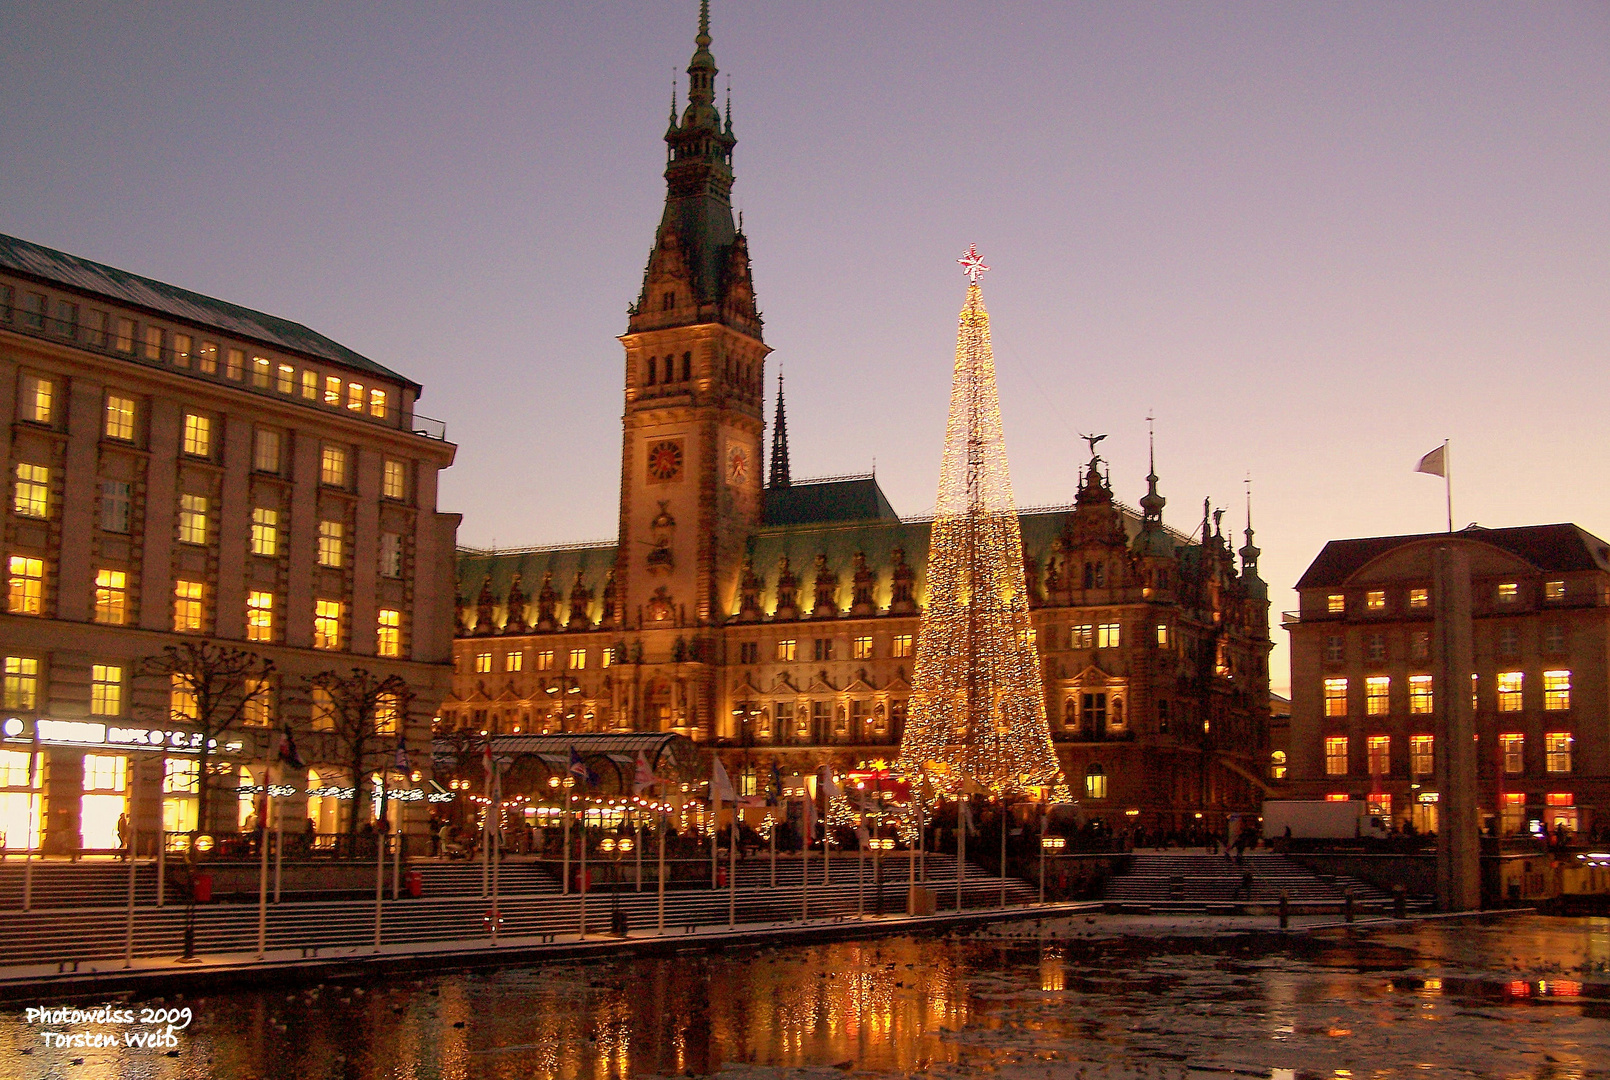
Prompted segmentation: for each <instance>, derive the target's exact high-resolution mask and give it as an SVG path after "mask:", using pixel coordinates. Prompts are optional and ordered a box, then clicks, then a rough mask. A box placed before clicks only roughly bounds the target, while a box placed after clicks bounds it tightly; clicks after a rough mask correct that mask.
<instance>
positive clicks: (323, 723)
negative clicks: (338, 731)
mask: <svg viewBox="0 0 1610 1080" xmlns="http://www.w3.org/2000/svg"><path fill="white" fill-rule="evenodd" d="M312 712H313V717H312V719H313V730H314V731H334V730H335V698H333V697H331V696H330V691H328V690H326V689H325V688H324V687H322V686H315V687H314V688H313V710H312Z"/></svg>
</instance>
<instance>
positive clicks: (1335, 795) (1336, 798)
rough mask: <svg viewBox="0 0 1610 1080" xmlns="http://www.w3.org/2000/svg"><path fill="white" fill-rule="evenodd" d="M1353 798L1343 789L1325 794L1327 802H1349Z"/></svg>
mask: <svg viewBox="0 0 1610 1080" xmlns="http://www.w3.org/2000/svg"><path fill="white" fill-rule="evenodd" d="M1351 799H1352V796H1351V795H1348V794H1347V793H1346V792H1341V791H1333V792H1331V793H1330V794H1329V795H1326V796H1325V801H1326V802H1348V801H1350V800H1351Z"/></svg>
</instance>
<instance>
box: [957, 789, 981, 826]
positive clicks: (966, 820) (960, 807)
mask: <svg viewBox="0 0 1610 1080" xmlns="http://www.w3.org/2000/svg"><path fill="white" fill-rule="evenodd" d="M971 803H972V800H971V799H969V798H968V797H967V796H965V795H963V796H962V797H961V798H960V799H958V800H957V801H956V812H957V816H958V817H959V818H960V820H961V827H962V829H963V830H965V831H966V833H967V834H968V835H969V836H971V835H972V834H973V833H974V832H976V831H977V830H976V829H974V828H973V808H972V805H971Z"/></svg>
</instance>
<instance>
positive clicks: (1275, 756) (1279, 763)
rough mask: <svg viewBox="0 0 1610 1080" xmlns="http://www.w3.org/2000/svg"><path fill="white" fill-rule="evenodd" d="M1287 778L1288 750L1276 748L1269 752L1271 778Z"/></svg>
mask: <svg viewBox="0 0 1610 1080" xmlns="http://www.w3.org/2000/svg"><path fill="white" fill-rule="evenodd" d="M1285 778H1286V752H1285V751H1284V750H1274V751H1271V752H1270V754H1269V779H1271V780H1284V779H1285Z"/></svg>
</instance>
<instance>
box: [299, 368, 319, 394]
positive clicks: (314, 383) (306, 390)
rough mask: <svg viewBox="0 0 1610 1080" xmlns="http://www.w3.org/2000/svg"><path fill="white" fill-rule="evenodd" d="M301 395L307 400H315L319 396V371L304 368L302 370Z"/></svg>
mask: <svg viewBox="0 0 1610 1080" xmlns="http://www.w3.org/2000/svg"><path fill="white" fill-rule="evenodd" d="M302 397H303V398H304V399H306V400H308V401H317V400H318V397H319V373H318V372H317V371H312V370H307V369H304V370H303V371H302Z"/></svg>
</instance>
